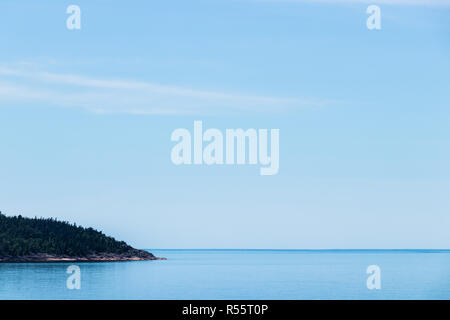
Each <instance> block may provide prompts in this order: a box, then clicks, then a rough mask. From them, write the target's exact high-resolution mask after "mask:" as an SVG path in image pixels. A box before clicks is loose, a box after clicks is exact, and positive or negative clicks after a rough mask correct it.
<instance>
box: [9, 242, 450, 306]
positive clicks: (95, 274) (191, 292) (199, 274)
mask: <svg viewBox="0 0 450 320" xmlns="http://www.w3.org/2000/svg"><path fill="white" fill-rule="evenodd" d="M149 251H150V252H152V253H153V254H155V255H156V256H158V257H166V258H167V259H168V260H163V261H135V262H109V263H105V262H103V263H77V264H76V265H78V266H79V267H80V271H81V289H80V290H69V289H68V288H67V286H66V280H67V278H68V277H69V276H70V274H67V273H66V270H67V268H68V266H70V265H73V263H25V264H19V263H5V264H0V299H450V251H448V250H157V249H152V250H149ZM370 265H376V266H379V268H380V277H381V289H379V290H377V289H373V290H369V289H368V288H367V285H366V280H367V278H368V277H369V276H370V275H369V274H367V273H366V270H367V267H368V266H370Z"/></svg>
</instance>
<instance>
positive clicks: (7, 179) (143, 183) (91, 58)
mask: <svg viewBox="0 0 450 320" xmlns="http://www.w3.org/2000/svg"><path fill="white" fill-rule="evenodd" d="M72 4H76V5H78V6H79V7H80V8H81V29H80V30H69V29H67V27H66V20H67V18H68V17H69V14H67V13H66V8H67V7H68V6H69V5H72ZM370 4H377V5H379V7H380V9H381V30H368V28H367V27H366V20H367V18H368V17H369V14H367V13H366V9H367V7H368V5H370ZM449 18H450V1H446V0H440V1H439V0H434V1H421V0H405V1H401V0H383V1H356V0H342V1H302V0H286V1H275V0H273V1H271V0H260V1H258V0H214V1H211V0H192V1H181V0H180V1H153V0H152V1H126V2H125V1H121V2H119V1H114V2H111V1H101V0H90V1H82V0H76V1H70V2H69V1H58V2H56V1H50V0H48V1H45V0H44V1H39V2H37V1H31V0H24V1H12V0H4V1H2V2H1V3H0V39H2V41H1V42H0V146H1V148H0V210H1V211H2V212H3V213H5V214H7V215H15V214H21V215H23V216H29V217H34V216H39V217H41V216H42V217H56V218H58V219H61V220H67V221H70V222H76V223H77V224H80V225H83V226H92V227H95V228H97V229H99V230H102V231H103V232H105V233H106V234H109V235H112V236H114V237H116V238H118V239H121V240H125V241H127V242H128V243H130V244H131V245H133V246H135V247H138V248H149V249H150V248H255V249H258V248H272V249H321V248H328V249H330V248H334V249H345V248H362V249H373V248H450V232H449V228H450V214H449V213H450V197H449V192H450V169H449V166H448V163H449V161H450V128H449V120H450V90H449V89H450V42H449V39H450V19H449ZM195 120H201V121H202V122H203V127H204V129H205V130H206V129H207V128H217V129H219V130H221V131H222V132H225V130H226V129H236V128H243V129H248V128H255V129H269V130H270V129H279V130H280V154H279V157H280V168H279V172H278V174H276V175H272V176H261V175H260V174H259V167H260V166H259V165H240V166H238V165H211V166H207V165H196V166H194V165H191V166H188V165H180V166H176V165H174V164H173V163H172V162H171V158H170V154H171V150H172V148H173V147H174V145H175V143H174V142H173V141H171V140H170V137H171V133H172V132H173V131H174V130H175V129H177V128H186V129H188V130H190V131H191V132H193V124H194V121H195Z"/></svg>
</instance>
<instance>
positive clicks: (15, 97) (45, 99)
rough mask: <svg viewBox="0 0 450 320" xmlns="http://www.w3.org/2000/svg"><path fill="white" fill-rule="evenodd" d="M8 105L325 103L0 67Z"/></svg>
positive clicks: (142, 108) (146, 110)
mask: <svg viewBox="0 0 450 320" xmlns="http://www.w3.org/2000/svg"><path fill="white" fill-rule="evenodd" d="M11 103H31V104H47V105H53V106H61V107H79V108H84V109H87V110H89V111H93V112H97V113H114V112H120V113H133V114H198V113H206V114H208V113H212V114H213V113H228V112H240V111H245V110H248V111H252V112H277V111H283V110H287V109H292V108H300V107H305V106H323V105H325V104H327V103H328V101H326V100H319V99H301V98H280V97H267V96H256V95H243V94H232V93H223V92H213V91H203V90H194V89H190V88H183V87H178V86H165V85H159V84H154V83H150V82H142V81H134V80H118V79H102V78H95V77H88V76H83V75H76V74H63V73H51V72H47V71H42V70H36V69H35V68H33V67H29V66H27V67H25V68H24V67H23V66H22V67H11V66H3V67H2V66H0V105H2V104H3V105H6V104H11Z"/></svg>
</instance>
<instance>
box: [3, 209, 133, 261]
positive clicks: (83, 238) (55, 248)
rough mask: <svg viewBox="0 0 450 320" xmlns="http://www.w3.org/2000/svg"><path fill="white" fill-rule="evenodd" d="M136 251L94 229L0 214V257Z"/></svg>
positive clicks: (54, 221)
mask: <svg viewBox="0 0 450 320" xmlns="http://www.w3.org/2000/svg"><path fill="white" fill-rule="evenodd" d="M132 249H133V248H132V247H130V246H129V245H127V244H126V243H125V242H123V241H116V240H115V239H114V238H112V237H108V236H106V235H104V234H103V233H102V232H100V231H97V230H94V229H92V228H83V227H80V226H77V225H76V224H70V223H68V222H61V221H57V220H56V219H53V218H50V219H44V218H33V219H30V218H24V217H22V216H20V215H19V216H16V217H7V216H5V215H3V214H2V213H1V212H0V256H13V257H17V256H24V255H29V254H34V253H48V254H55V255H68V256H84V255H88V254H94V253H125V252H128V251H129V250H132Z"/></svg>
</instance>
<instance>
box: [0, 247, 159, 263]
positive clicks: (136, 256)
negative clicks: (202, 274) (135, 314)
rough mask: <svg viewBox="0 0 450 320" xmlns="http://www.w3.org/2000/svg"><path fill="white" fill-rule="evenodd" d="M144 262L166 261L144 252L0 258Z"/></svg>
mask: <svg viewBox="0 0 450 320" xmlns="http://www.w3.org/2000/svg"><path fill="white" fill-rule="evenodd" d="M145 260H167V259H166V258H158V257H155V256H154V255H153V254H151V253H150V252H147V251H144V250H137V249H134V250H130V251H129V252H126V253H93V254H89V255H85V256H80V257H77V256H68V255H54V254H47V253H36V254H30V255H26V256H19V257H13V256H0V263H2V262H3V263H11V262H14V263H30V262H114V261H145Z"/></svg>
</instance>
